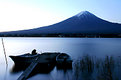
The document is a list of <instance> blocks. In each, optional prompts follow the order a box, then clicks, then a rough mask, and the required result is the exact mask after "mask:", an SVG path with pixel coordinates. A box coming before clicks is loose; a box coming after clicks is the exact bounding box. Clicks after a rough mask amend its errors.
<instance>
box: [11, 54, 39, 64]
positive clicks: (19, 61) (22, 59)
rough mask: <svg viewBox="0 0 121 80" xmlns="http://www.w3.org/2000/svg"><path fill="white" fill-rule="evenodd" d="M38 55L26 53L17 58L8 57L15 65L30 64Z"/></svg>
mask: <svg viewBox="0 0 121 80" xmlns="http://www.w3.org/2000/svg"><path fill="white" fill-rule="evenodd" d="M38 56H40V54H36V55H32V54H30V53H26V54H23V55H18V56H9V57H10V58H11V59H12V60H13V61H14V63H15V64H24V63H25V64H30V63H31V62H32V61H33V60H35V59H36V58H37V57H38Z"/></svg>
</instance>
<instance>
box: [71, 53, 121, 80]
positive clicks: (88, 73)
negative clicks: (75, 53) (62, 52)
mask: <svg viewBox="0 0 121 80" xmlns="http://www.w3.org/2000/svg"><path fill="white" fill-rule="evenodd" d="M120 69H121V57H116V58H115V59H114V57H113V56H105V58H102V59H101V58H96V57H92V56H89V55H86V56H83V57H82V58H81V59H78V60H76V61H74V64H73V71H74V79H75V80H120V79H121V78H120V75H121V70H120Z"/></svg>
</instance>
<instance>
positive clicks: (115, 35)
mask: <svg viewBox="0 0 121 80" xmlns="http://www.w3.org/2000/svg"><path fill="white" fill-rule="evenodd" d="M0 37H75V38H121V34H0Z"/></svg>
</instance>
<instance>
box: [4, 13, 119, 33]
mask: <svg viewBox="0 0 121 80" xmlns="http://www.w3.org/2000/svg"><path fill="white" fill-rule="evenodd" d="M57 33H61V34H65V33H68V34H72V33H76V34H80V33H81V34H83V33H87V34H119V33H121V24H118V23H111V22H108V21H105V20H102V19H100V18H98V17H96V16H95V15H94V14H92V13H90V12H88V11H83V12H80V13H79V14H77V15H75V16H72V17H71V18H68V19H66V20H64V21H62V22H59V23H56V24H53V25H50V26H45V27H39V28H35V29H29V30H21V31H12V32H6V33H3V34H57Z"/></svg>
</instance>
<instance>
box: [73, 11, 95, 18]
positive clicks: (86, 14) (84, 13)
mask: <svg viewBox="0 0 121 80" xmlns="http://www.w3.org/2000/svg"><path fill="white" fill-rule="evenodd" d="M75 16H76V17H78V18H79V19H82V18H89V17H90V18H92V17H96V16H95V15H94V14H92V13H90V12H89V11H82V12H80V13H78V14H77V15H75Z"/></svg>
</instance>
